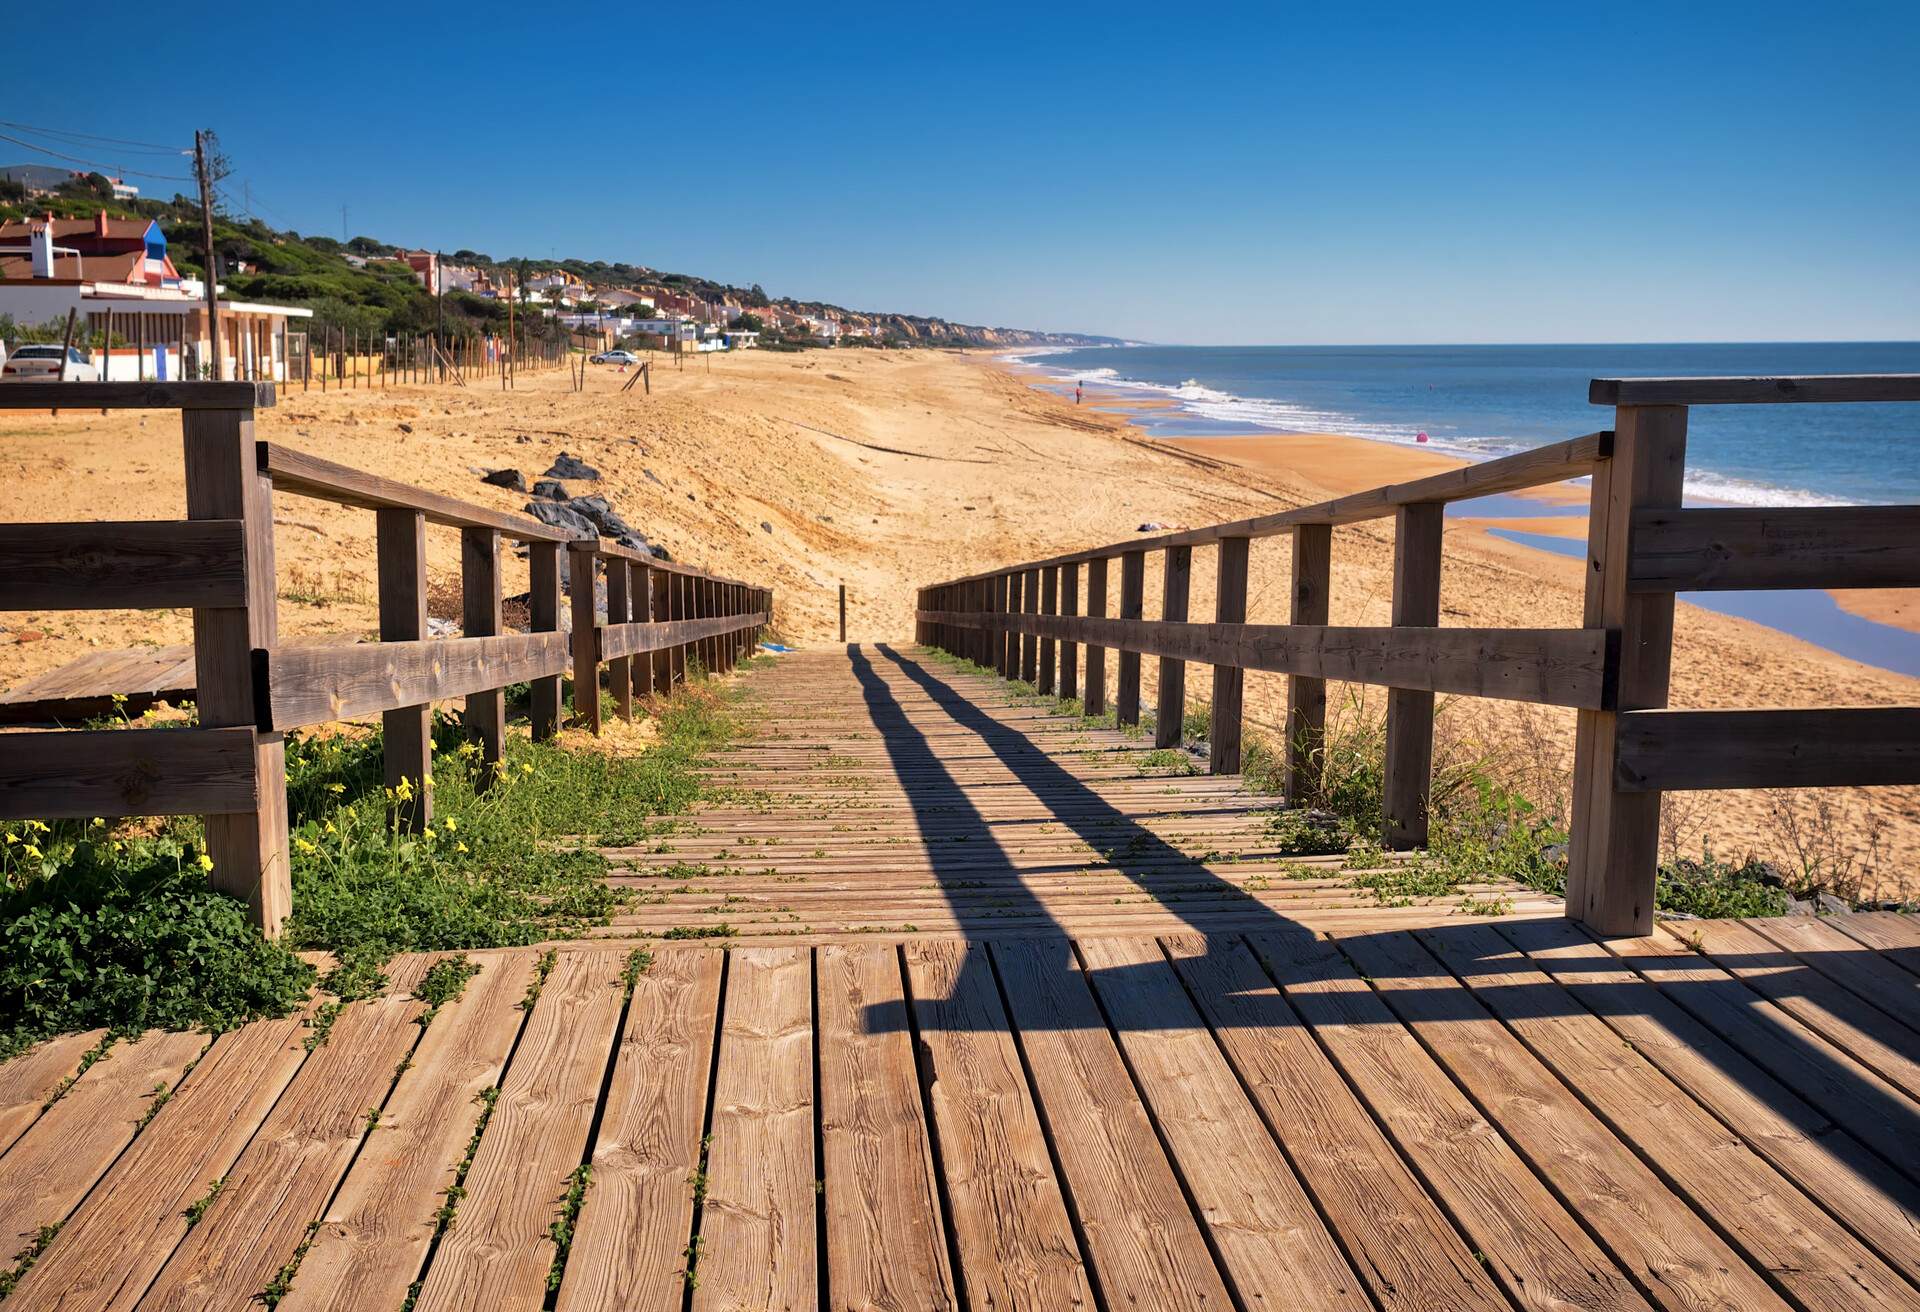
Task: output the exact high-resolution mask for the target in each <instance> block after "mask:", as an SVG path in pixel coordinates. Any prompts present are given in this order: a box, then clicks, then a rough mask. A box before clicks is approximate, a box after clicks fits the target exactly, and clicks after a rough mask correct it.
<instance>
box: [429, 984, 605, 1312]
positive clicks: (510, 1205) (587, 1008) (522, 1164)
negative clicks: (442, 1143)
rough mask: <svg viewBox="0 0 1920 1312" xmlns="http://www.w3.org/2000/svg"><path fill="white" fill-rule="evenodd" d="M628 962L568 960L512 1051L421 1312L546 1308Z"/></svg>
mask: <svg viewBox="0 0 1920 1312" xmlns="http://www.w3.org/2000/svg"><path fill="white" fill-rule="evenodd" d="M625 962H626V954H625V953H623V952H611V951H605V952H602V951H586V950H581V949H577V948H574V949H569V950H566V951H563V952H560V953H559V954H558V955H557V957H556V959H555V961H554V965H553V970H552V972H551V973H550V974H549V975H548V976H547V979H546V982H545V983H544V984H543V985H542V987H541V990H540V997H539V999H538V1000H537V1001H536V1002H535V1003H534V1007H533V1013H532V1014H531V1015H530V1016H528V1017H527V1023H526V1029H525V1030H524V1031H523V1032H522V1033H521V1036H520V1042H519V1043H518V1044H517V1045H516V1046H515V1048H514V1050H513V1059H512V1061H511V1062H510V1063H509V1064H508V1066H507V1073H506V1078H505V1079H504V1080H503V1081H502V1082H501V1085H500V1095H499V1097H498V1098H497V1099H495V1101H494V1104H493V1115H492V1117H491V1118H490V1119H489V1120H488V1122H487V1130H486V1133H485V1134H484V1135H482V1136H481V1139H480V1147H479V1149H478V1151H477V1152H475V1154H474V1158H473V1166H472V1168H471V1169H470V1170H469V1171H468V1172H467V1182H466V1196H465V1197H463V1198H462V1199H460V1201H459V1205H458V1207H457V1209H456V1210H455V1213H454V1222H453V1226H452V1228H451V1229H449V1230H448V1231H447V1232H446V1234H445V1235H444V1236H443V1237H442V1238H441V1241H440V1247H439V1248H438V1249H436V1250H435V1252H434V1255H433V1261H432V1262H431V1263H430V1264H429V1265H428V1267H427V1273H426V1278H425V1282H424V1283H423V1284H422V1286H421V1289H420V1297H419V1299H418V1301H417V1302H416V1303H415V1305H414V1306H415V1307H416V1309H418V1312H436V1310H438V1312H445V1309H450V1308H461V1309H465V1308H472V1307H530V1306H538V1305H539V1303H540V1302H541V1300H542V1299H543V1298H544V1297H545V1295H546V1288H547V1274H548V1271H549V1270H550V1269H551V1267H552V1264H553V1255H554V1247H553V1239H552V1236H551V1234H550V1231H549V1227H551V1226H552V1224H553V1221H554V1218H555V1217H557V1216H558V1215H559V1214H560V1208H561V1204H562V1202H563V1200H564V1198H565V1196H566V1192H567V1184H568V1177H569V1176H571V1175H572V1173H573V1172H574V1171H575V1170H576V1169H577V1168H578V1167H579V1166H580V1163H581V1161H582V1160H583V1159H584V1158H585V1157H586V1148H587V1134H588V1131H589V1129H590V1128H591V1126H592V1123H593V1112H594V1108H595V1107H596V1106H597V1105H598V1104H599V1101H600V1086H601V1082H602V1080H603V1079H604V1078H605V1076H606V1072H607V1057H608V1053H609V1052H610V1051H611V1049H612V1047H613V1041H614V1031H615V1029H616V1027H617V1026H618V1025H619V1023H620V1012H621V1007H622V1002H623V998H622V996H621V993H622V989H621V979H620V972H621V968H622V966H623V965H624V964H625Z"/></svg>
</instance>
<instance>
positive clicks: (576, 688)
mask: <svg viewBox="0 0 1920 1312" xmlns="http://www.w3.org/2000/svg"><path fill="white" fill-rule="evenodd" d="M597 559H599V556H598V554H597V553H596V551H595V548H594V544H593V543H591V542H589V543H587V544H586V545H584V546H571V545H570V546H568V547H567V596H568V598H569V600H570V601H571V603H572V609H573V722H574V723H575V724H577V725H579V726H580V727H581V728H583V729H587V730H589V731H591V732H593V733H599V732H600V635H599V633H598V632H597V631H596V628H595V621H596V619H597V617H596V616H595V614H594V610H595V607H594V595H593V593H594V575H593V565H594V562H595V561H596V560H597Z"/></svg>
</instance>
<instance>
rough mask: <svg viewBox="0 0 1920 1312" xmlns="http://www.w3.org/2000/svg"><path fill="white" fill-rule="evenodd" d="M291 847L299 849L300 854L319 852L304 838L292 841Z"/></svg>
mask: <svg viewBox="0 0 1920 1312" xmlns="http://www.w3.org/2000/svg"><path fill="white" fill-rule="evenodd" d="M293 845H294V846H295V847H297V848H299V849H300V850H301V851H302V852H317V851H319V850H320V849H319V848H317V847H315V846H314V845H313V844H312V843H310V842H308V841H307V840H306V839H304V838H296V839H294V840H293Z"/></svg>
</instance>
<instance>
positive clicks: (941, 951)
mask: <svg viewBox="0 0 1920 1312" xmlns="http://www.w3.org/2000/svg"><path fill="white" fill-rule="evenodd" d="M987 951H988V949H987V946H986V944H985V943H978V942H976V943H966V942H962V941H959V940H956V939H943V940H930V941H919V942H913V943H909V944H907V945H906V946H905V948H904V949H903V952H904V955H905V958H906V966H907V979H908V984H909V988H910V991H911V994H912V1008H913V1019H914V1025H915V1030H916V1035H917V1039H918V1044H919V1048H920V1052H921V1057H922V1060H923V1061H924V1063H925V1066H924V1068H923V1069H922V1072H921V1078H922V1080H923V1081H924V1082H925V1084H926V1087H927V1099H928V1103H929V1105H930V1106H931V1107H932V1109H933V1128H934V1133H935V1138H936V1139H937V1141H938V1143H939V1152H940V1162H941V1167H942V1173H943V1174H944V1176H945V1179H946V1197H947V1200H948V1203H949V1205H950V1206H951V1208H952V1214H951V1220H950V1224H951V1225H952V1228H953V1242H954V1251H955V1252H956V1253H957V1254H958V1258H959V1277H960V1282H961V1286H962V1293H963V1295H964V1296H965V1300H966V1304H967V1306H969V1307H973V1308H1035V1309H1039V1308H1049V1309H1051V1308H1063V1309H1064V1308H1092V1307H1093V1306H1094V1301H1093V1293H1092V1291H1091V1289H1090V1287H1089V1286H1088V1283H1087V1273H1086V1270H1085V1268H1084V1267H1083V1266H1082V1264H1081V1258H1080V1246H1079V1242H1078V1241H1077V1240H1076V1239H1075V1237H1074V1229H1073V1223H1072V1221H1071V1220H1070V1219H1069V1218H1068V1215H1067V1208H1066V1200H1065V1198H1064V1197H1063V1195H1062V1193H1061V1188H1060V1182H1059V1180H1058V1178H1057V1177H1056V1176H1055V1175H1054V1169H1053V1161H1052V1158H1051V1156H1050V1155H1049V1154H1048V1152H1047V1144H1046V1139H1045V1137H1044V1135H1043V1134H1042V1132H1041V1129H1040V1120H1039V1116H1038V1113H1037V1112H1036V1111H1035V1109H1034V1104H1033V1097H1032V1094H1031V1092H1030V1091H1029V1089H1028V1086H1027V1079H1026V1075H1025V1073H1024V1071H1023V1070H1022V1067H1021V1060H1020V1053H1019V1050H1018V1049H1017V1048H1016V1047H1015V1045H1014V1041H1013V1034H1012V1029H1011V1027H1010V1026H1009V1025H1008V1023H1007V1018H1006V1013H1005V1011H1003V1010H1002V1008H1001V1005H1000V996H999V992H998V989H997V987H996V985H995V983H994V978H993V968H992V966H991V965H990V964H989V962H988V960H987Z"/></svg>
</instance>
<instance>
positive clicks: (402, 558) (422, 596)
mask: <svg viewBox="0 0 1920 1312" xmlns="http://www.w3.org/2000/svg"><path fill="white" fill-rule="evenodd" d="M374 543H375V559H376V561H377V568H378V577H379V590H380V641H382V642H421V641H424V640H425V639H426V636H427V521H426V517H425V516H424V515H422V514H421V513H420V512H419V511H417V510H397V509H387V510H377V511H375V512H374ZM380 729H381V735H380V751H381V757H382V760H381V768H382V777H383V779H384V781H385V783H386V786H387V787H389V788H398V787H399V786H400V784H401V781H402V780H405V781H407V782H408V783H409V784H410V785H411V787H412V789H413V794H414V795H413V796H412V797H410V798H408V799H406V800H405V801H400V800H397V799H396V800H395V801H394V802H393V803H392V806H393V810H392V816H393V818H394V820H395V821H396V822H397V823H398V824H399V825H400V826H401V827H402V828H404V829H408V830H411V831H412V832H414V833H419V832H421V831H422V830H424V829H425V828H426V827H427V826H428V825H429V824H431V823H433V790H432V789H431V788H429V787H428V786H427V785H428V780H429V776H430V775H431V773H432V771H433V707H432V706H431V705H430V704H427V703H424V702H423V703H422V704H420V705H418V706H401V707H396V708H394V709H393V710H389V711H382V712H381V713H380Z"/></svg>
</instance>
